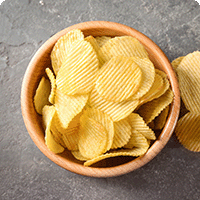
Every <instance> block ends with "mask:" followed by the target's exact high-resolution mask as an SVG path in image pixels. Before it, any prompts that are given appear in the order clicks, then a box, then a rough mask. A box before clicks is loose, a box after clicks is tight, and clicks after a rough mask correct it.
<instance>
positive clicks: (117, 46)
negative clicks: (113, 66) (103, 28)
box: [100, 36, 148, 61]
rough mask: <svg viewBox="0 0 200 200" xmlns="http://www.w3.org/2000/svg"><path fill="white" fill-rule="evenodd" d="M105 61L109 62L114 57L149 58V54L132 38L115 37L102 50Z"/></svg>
mask: <svg viewBox="0 0 200 200" xmlns="http://www.w3.org/2000/svg"><path fill="white" fill-rule="evenodd" d="M100 51H101V52H102V54H101V55H102V56H103V60H104V61H108V60H110V59H111V58H112V57H113V56H127V57H133V56H137V57H140V58H148V53H147V51H146V50H145V48H144V46H143V45H142V44H141V43H140V42H139V41H138V40H137V39H136V38H133V37H131V36H121V37H114V38H112V39H110V40H108V41H107V42H106V43H105V44H104V45H103V46H102V47H101V48H100Z"/></svg>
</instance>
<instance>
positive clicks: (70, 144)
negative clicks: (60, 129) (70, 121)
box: [62, 132, 79, 150]
mask: <svg viewBox="0 0 200 200" xmlns="http://www.w3.org/2000/svg"><path fill="white" fill-rule="evenodd" d="M62 140H63V142H64V144H65V146H66V148H67V149H68V150H78V141H79V132H75V133H73V134H63V135H62Z"/></svg>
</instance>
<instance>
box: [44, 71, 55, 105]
mask: <svg viewBox="0 0 200 200" xmlns="http://www.w3.org/2000/svg"><path fill="white" fill-rule="evenodd" d="M45 71H46V74H47V76H48V78H49V80H50V83H51V93H50V95H49V102H50V103H51V104H54V103H55V102H54V101H55V93H56V78H55V76H54V74H53V72H52V71H51V70H50V69H49V68H46V69H45Z"/></svg>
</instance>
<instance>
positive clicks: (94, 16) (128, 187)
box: [0, 0, 200, 200]
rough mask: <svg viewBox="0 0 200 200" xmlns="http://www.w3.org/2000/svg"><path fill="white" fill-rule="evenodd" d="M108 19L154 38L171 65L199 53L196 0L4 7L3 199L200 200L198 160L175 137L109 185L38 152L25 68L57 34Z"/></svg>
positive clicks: (9, 2)
mask: <svg viewBox="0 0 200 200" xmlns="http://www.w3.org/2000/svg"><path fill="white" fill-rule="evenodd" d="M91 20H108V21H115V22H119V23H123V24H126V25H129V26H131V27H133V28H135V29H138V30H139V31H141V32H143V33H144V34H146V35H147V36H149V37H150V38H151V39H152V40H153V41H155V42H156V43H157V44H158V45H159V46H160V47H161V49H162V50H163V51H164V52H165V53H166V55H167V56H168V58H169V59H170V61H172V60H173V59H174V58H176V57H178V56H181V55H186V54H187V53H190V52H192V51H195V50H200V6H199V5H198V3H197V2H196V1H195V0H165V1H159V0H141V1H134V0H129V1H128V0H127V1H125V0H82V1H81V0H56V1H53V0H6V1H5V2H3V3H2V5H1V6H0V118H1V120H0V199H6V200H7V199H15V200H16V199H20V200H21V199H119V200H121V199H127V200H128V199H130V200H146V199H148V200H155V199H161V200H179V199H181V200H184V199H188V200H195V199H196V200H197V199H200V154H199V153H192V152H190V151H188V150H186V149H184V148H183V147H182V146H181V145H180V144H179V143H178V142H177V140H176V138H175V136H173V137H172V138H171V139H170V141H169V143H168V144H167V146H166V147H165V148H164V149H163V150H162V152H161V153H160V154H159V155H158V156H157V157H156V158H155V159H153V160H152V161H151V162H150V163H148V164H147V165H145V166H144V167H142V168H141V169H139V170H136V171H134V172H131V173H129V174H126V175H123V176H120V177H115V178H107V179H97V178H89V177H84V176H81V175H77V174H74V173H71V172H69V171H66V170H64V169H62V168H60V167H58V166H57V165H56V164H54V163H52V162H51V161H50V160H49V159H47V158H46V157H45V156H44V155H43V154H42V153H41V152H40V151H39V149H38V148H37V147H36V146H35V145H34V143H33V142H32V140H31V138H30V137H29V135H28V133H27V131H26V128H25V126H24V123H23V120H22V116H21V110H20V89H21V83H22V79H23V75H24V73H25V70H26V68H27V65H28V63H29V61H30V59H31V57H32V56H33V54H34V53H35V52H36V51H37V49H38V48H39V47H40V46H41V45H42V44H43V43H44V42H45V40H47V39H48V38H49V37H50V36H51V35H53V34H54V33H56V32H57V31H60V30H61V29H63V28H65V27H67V26H70V25H72V24H75V23H79V22H84V21H91Z"/></svg>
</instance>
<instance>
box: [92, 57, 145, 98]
mask: <svg viewBox="0 0 200 200" xmlns="http://www.w3.org/2000/svg"><path fill="white" fill-rule="evenodd" d="M141 80H142V72H141V69H140V67H139V66H138V65H137V64H136V63H135V62H134V61H133V60H132V59H131V58H129V57H123V56H118V57H113V58H112V59H110V60H109V61H108V62H107V63H105V64H104V65H103V66H102V68H101V69H100V70H99V73H98V77H97V80H96V90H97V92H98V93H99V95H100V96H102V97H103V98H104V99H106V100H108V101H112V102H121V101H123V100H127V99H128V98H130V97H131V96H132V95H133V94H134V93H135V92H137V90H138V89H139V87H140V83H141Z"/></svg>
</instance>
